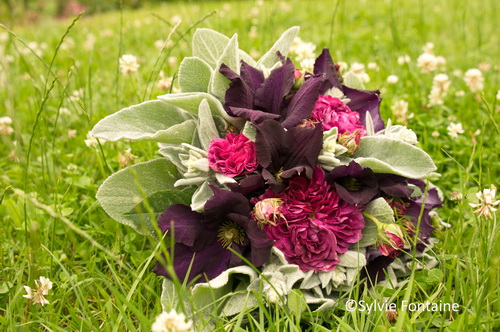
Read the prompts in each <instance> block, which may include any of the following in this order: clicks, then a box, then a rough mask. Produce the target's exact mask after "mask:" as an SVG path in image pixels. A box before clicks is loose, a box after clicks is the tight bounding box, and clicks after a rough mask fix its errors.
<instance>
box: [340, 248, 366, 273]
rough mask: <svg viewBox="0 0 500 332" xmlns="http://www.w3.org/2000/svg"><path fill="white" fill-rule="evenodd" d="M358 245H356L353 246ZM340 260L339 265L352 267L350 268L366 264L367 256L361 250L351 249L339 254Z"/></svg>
mask: <svg viewBox="0 0 500 332" xmlns="http://www.w3.org/2000/svg"><path fill="white" fill-rule="evenodd" d="M356 247H357V246H356V245H354V246H353V248H356ZM339 258H340V262H339V266H344V267H350V268H361V267H363V266H365V265H366V257H365V255H363V254H362V253H360V252H357V251H354V250H349V251H346V252H345V253H344V254H342V255H339Z"/></svg>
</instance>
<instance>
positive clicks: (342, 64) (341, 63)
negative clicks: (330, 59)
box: [337, 61, 349, 73]
mask: <svg viewBox="0 0 500 332" xmlns="http://www.w3.org/2000/svg"><path fill="white" fill-rule="evenodd" d="M337 65H338V66H339V71H340V72H341V73H345V72H347V70H348V69H349V65H348V64H347V62H344V61H339V62H337Z"/></svg>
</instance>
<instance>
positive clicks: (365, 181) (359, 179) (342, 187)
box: [326, 161, 378, 205]
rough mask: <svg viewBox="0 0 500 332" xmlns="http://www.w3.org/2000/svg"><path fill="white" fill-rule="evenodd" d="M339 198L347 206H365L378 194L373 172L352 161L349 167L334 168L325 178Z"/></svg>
mask: <svg viewBox="0 0 500 332" xmlns="http://www.w3.org/2000/svg"><path fill="white" fill-rule="evenodd" d="M326 181H327V182H328V183H332V184H334V186H335V189H336V191H337V193H338V194H339V196H340V197H341V198H342V199H343V200H344V201H346V202H347V203H349V204H352V205H358V204H367V203H368V202H369V201H371V200H372V199H373V198H374V197H375V196H376V195H377V194H378V182H377V178H376V177H375V174H374V173H373V171H372V170H371V169H369V168H363V167H361V166H360V165H359V164H357V163H356V162H354V161H352V162H350V163H349V165H346V166H338V167H335V168H334V169H333V170H332V171H331V172H330V174H328V175H327V176H326Z"/></svg>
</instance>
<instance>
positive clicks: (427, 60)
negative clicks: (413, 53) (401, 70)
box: [417, 53, 438, 74]
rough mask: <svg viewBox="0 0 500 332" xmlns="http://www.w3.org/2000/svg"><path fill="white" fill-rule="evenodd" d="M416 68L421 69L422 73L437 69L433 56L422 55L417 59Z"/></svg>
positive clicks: (435, 59)
mask: <svg viewBox="0 0 500 332" xmlns="http://www.w3.org/2000/svg"><path fill="white" fill-rule="evenodd" d="M417 66H418V67H421V68H422V73H426V74H427V73H430V72H431V71H435V70H436V69H437V67H438V62H437V58H436V56H435V55H434V54H429V53H422V54H420V55H419V57H418V58H417Z"/></svg>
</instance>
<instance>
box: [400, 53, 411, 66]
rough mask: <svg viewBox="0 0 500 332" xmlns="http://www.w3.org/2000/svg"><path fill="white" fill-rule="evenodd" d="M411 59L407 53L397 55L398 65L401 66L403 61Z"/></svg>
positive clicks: (406, 61) (408, 61)
mask: <svg viewBox="0 0 500 332" xmlns="http://www.w3.org/2000/svg"><path fill="white" fill-rule="evenodd" d="M410 61H411V58H410V56H409V55H407V54H406V55H401V56H399V57H398V65H400V66H402V65H404V64H405V63H410Z"/></svg>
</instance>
